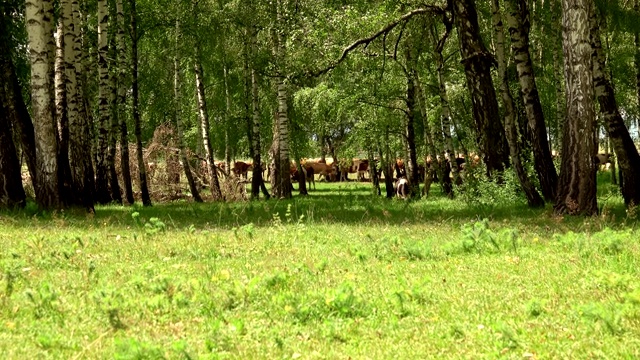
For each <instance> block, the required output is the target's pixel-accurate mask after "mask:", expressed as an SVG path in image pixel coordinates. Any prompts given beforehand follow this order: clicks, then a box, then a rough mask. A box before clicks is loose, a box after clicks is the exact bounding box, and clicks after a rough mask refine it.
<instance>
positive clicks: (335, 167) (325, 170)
mask: <svg viewBox="0 0 640 360" xmlns="http://www.w3.org/2000/svg"><path fill="white" fill-rule="evenodd" d="M469 157H470V158H471V161H470V163H469V165H470V166H472V167H476V166H478V165H479V164H480V163H481V159H480V157H479V156H478V155H477V154H473V153H471V154H470V155H469ZM594 160H595V161H594V162H595V165H597V166H598V167H599V168H600V169H602V168H603V167H607V168H608V166H609V165H610V164H611V160H612V154H598V155H597V156H596V157H595V159H594ZM374 161H376V163H377V160H374ZM437 161H440V158H438V159H437ZM432 162H433V160H432V159H431V157H427V158H426V159H425V161H424V162H421V163H420V164H419V165H418V174H419V175H418V177H419V178H420V179H422V180H424V178H425V176H427V174H429V171H428V170H429V169H430V167H431V164H432ZM455 163H456V165H457V166H458V169H459V170H461V174H462V175H463V176H464V172H465V170H466V166H467V161H466V159H465V156H464V155H462V154H460V155H458V156H456V158H455ZM300 164H301V165H302V170H303V172H304V174H305V178H306V179H307V182H308V188H311V187H312V186H313V188H314V189H315V181H316V176H317V179H318V181H328V182H334V181H349V180H350V179H349V175H350V174H355V175H356V178H355V180H356V181H370V180H371V178H372V176H371V174H370V171H371V170H372V169H375V170H376V172H377V174H376V175H377V176H378V178H382V176H383V175H382V168H381V167H380V166H375V167H370V163H369V160H368V159H357V158H355V159H352V160H346V161H345V160H342V161H339V162H338V163H337V164H336V163H333V162H331V161H329V162H327V161H326V160H323V159H302V160H301V161H300ZM216 166H218V167H219V168H220V169H222V170H225V171H226V164H225V163H224V162H218V163H216ZM262 170H263V178H264V179H265V180H267V179H268V178H269V175H270V174H269V169H268V167H265V166H264V165H263V169H262ZM231 171H232V173H233V174H234V175H235V176H238V177H241V178H248V173H249V172H251V171H253V164H252V163H251V162H244V161H236V162H234V164H233V168H232V169H231ZM392 171H393V173H394V175H393V176H394V178H395V179H394V181H395V183H394V186H396V190H397V193H398V195H399V196H402V195H403V194H402V192H403V191H405V192H406V191H407V190H406V187H407V186H408V181H407V179H406V169H405V164H404V160H403V159H396V162H395V163H394V164H393V170H392ZM290 175H291V179H292V180H293V179H297V178H298V168H297V166H296V165H295V164H294V163H293V162H292V164H291V170H290Z"/></svg>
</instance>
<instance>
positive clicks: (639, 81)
mask: <svg viewBox="0 0 640 360" xmlns="http://www.w3.org/2000/svg"><path fill="white" fill-rule="evenodd" d="M633 13H634V14H635V15H636V17H637V18H640V6H639V5H638V0H634V1H633ZM633 40H634V44H635V54H634V57H633V59H634V64H635V67H636V91H637V99H638V110H640V30H639V29H638V28H636V30H635V31H634V33H633ZM637 129H638V137H640V117H638V122H637Z"/></svg>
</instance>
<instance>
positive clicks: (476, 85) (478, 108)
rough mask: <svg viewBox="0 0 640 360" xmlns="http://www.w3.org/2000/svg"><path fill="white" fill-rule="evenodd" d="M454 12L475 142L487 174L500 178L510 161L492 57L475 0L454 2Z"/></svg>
mask: <svg viewBox="0 0 640 360" xmlns="http://www.w3.org/2000/svg"><path fill="white" fill-rule="evenodd" d="M453 14H454V17H455V22H456V24H457V27H458V34H459V37H460V52H461V54H462V63H463V64H464V69H465V75H466V77H467V87H468V88H469V92H470V95H471V101H472V103H473V118H474V119H475V123H476V131H477V133H476V143H477V144H478V147H479V148H480V151H481V152H482V156H483V160H484V163H485V164H486V166H487V175H488V176H489V177H497V176H499V173H500V172H502V171H503V170H504V168H505V166H507V165H508V164H509V149H508V146H507V141H506V139H505V134H504V127H503V126H502V123H501V122H500V120H499V118H500V117H499V112H498V100H497V98H496V91H495V89H494V87H493V79H492V78H491V65H492V63H493V62H494V60H493V57H492V56H491V54H490V53H489V52H488V51H487V49H486V48H485V46H484V43H483V42H482V38H481V36H480V27H479V25H478V14H477V12H476V8H475V4H474V0H460V1H454V2H453Z"/></svg>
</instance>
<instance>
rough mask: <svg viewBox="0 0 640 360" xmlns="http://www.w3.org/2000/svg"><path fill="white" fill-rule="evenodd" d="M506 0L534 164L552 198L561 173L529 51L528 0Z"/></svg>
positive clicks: (544, 193) (542, 185) (544, 188)
mask: <svg viewBox="0 0 640 360" xmlns="http://www.w3.org/2000/svg"><path fill="white" fill-rule="evenodd" d="M506 3H507V8H508V10H507V23H508V26H509V34H510V35H511V49H512V51H513V58H514V60H515V64H516V70H517V72H518V81H519V83H520V91H521V92H522V97H523V100H524V104H525V112H526V114H527V119H528V123H529V128H530V129H531V143H532V145H533V153H534V158H533V159H534V167H535V169H536V172H537V174H538V180H539V181H540V189H541V190H542V195H543V196H544V197H545V199H546V200H547V201H553V200H554V199H555V196H556V188H557V186H558V174H557V173H556V168H555V166H554V165H553V160H552V159H551V150H550V148H549V142H548V141H547V129H546V127H545V122H544V114H543V112H542V104H541V103H540V96H539V95H538V87H537V85H536V79H535V75H534V73H533V64H532V60H531V54H530V52H529V29H530V24H529V10H528V8H527V3H526V1H525V0H507V1H506Z"/></svg>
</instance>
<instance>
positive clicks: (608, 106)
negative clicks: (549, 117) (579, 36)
mask: <svg viewBox="0 0 640 360" xmlns="http://www.w3.org/2000/svg"><path fill="white" fill-rule="evenodd" d="M594 8H595V7H594ZM601 26H602V24H601V23H599V22H598V15H597V14H596V11H594V12H593V14H592V17H591V45H592V47H593V83H594V88H595V93H596V97H597V99H598V102H599V104H600V112H601V113H602V117H603V119H604V123H605V128H606V130H607V133H608V135H609V138H610V140H611V142H612V143H613V148H614V149H615V152H616V155H617V160H618V166H619V167H620V172H621V173H622V178H624V183H623V184H622V186H621V190H622V197H623V199H624V203H625V205H627V206H628V207H633V206H637V205H638V204H640V154H638V150H637V149H636V146H635V144H634V143H633V139H632V138H631V135H630V134H629V130H628V129H627V127H626V126H625V124H624V121H623V119H622V115H621V114H620V110H619V108H618V103H617V102H616V97H615V95H614V90H613V86H612V84H611V81H610V80H609V78H608V77H607V74H606V64H605V53H604V51H603V49H602V42H601V40H600V27H601Z"/></svg>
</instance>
